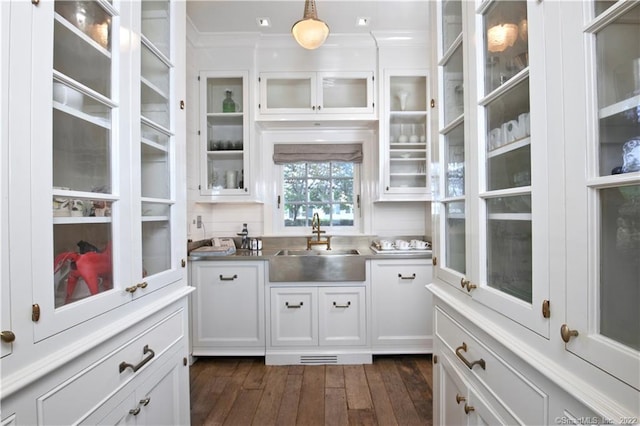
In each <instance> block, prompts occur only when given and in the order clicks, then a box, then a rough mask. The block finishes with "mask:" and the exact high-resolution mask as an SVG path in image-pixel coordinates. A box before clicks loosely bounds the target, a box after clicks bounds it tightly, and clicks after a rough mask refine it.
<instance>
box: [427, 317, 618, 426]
mask: <svg viewBox="0 0 640 426" xmlns="http://www.w3.org/2000/svg"><path fill="white" fill-rule="evenodd" d="M434 321H435V323H434V326H435V327H434V331H435V336H436V339H435V342H434V369H433V371H434V373H433V374H434V377H433V382H434V383H433V388H434V389H435V392H434V395H433V410H434V424H439V425H453V424H455V425H478V424H490V425H516V424H522V425H546V424H582V423H583V422H584V421H582V422H581V421H577V422H575V423H574V421H575V420H576V419H597V418H598V417H596V416H595V415H594V413H593V412H592V411H591V410H589V409H587V408H586V407H584V406H583V405H582V404H580V403H579V402H578V401H577V400H575V399H574V398H573V397H571V395H569V394H568V393H567V392H565V391H564V390H562V389H560V388H559V387H558V386H556V385H555V384H553V383H551V382H550V381H549V380H547V379H546V378H545V377H543V376H542V375H541V374H539V373H536V372H535V371H534V370H533V369H532V368H531V366H529V365H527V364H526V363H525V362H524V361H522V360H521V359H519V358H517V357H514V356H513V354H512V353H510V352H509V351H508V350H507V349H506V348H503V347H501V346H500V345H498V344H497V343H496V342H493V341H492V340H491V339H489V338H488V337H487V336H484V335H478V334H476V332H475V331H474V330H473V327H472V325H471V324H469V323H467V322H466V320H465V319H464V318H463V317H455V318H454V316H452V315H450V313H447V312H445V310H443V309H441V308H440V307H439V306H437V305H436V307H435V314H434ZM605 423H606V422H605ZM589 424H593V422H590V423H589Z"/></svg>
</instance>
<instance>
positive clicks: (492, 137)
mask: <svg viewBox="0 0 640 426" xmlns="http://www.w3.org/2000/svg"><path fill="white" fill-rule="evenodd" d="M503 144H504V142H503V139H502V129H501V128H499V127H496V128H495V129H493V130H491V131H490V132H489V149H496V148H499V147H501V146H502V145H503Z"/></svg>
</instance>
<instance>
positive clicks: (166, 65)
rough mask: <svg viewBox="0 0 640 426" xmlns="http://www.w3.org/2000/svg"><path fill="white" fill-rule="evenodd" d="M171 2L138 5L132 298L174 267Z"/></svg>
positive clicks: (130, 290)
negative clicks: (136, 259) (137, 224)
mask: <svg viewBox="0 0 640 426" xmlns="http://www.w3.org/2000/svg"><path fill="white" fill-rule="evenodd" d="M172 6H173V5H172V4H171V2H170V1H168V0H165V1H143V2H141V3H140V7H141V31H142V35H141V38H140V42H141V43H140V63H141V66H140V70H141V75H140V148H139V150H140V200H141V203H140V212H141V230H140V235H141V247H140V249H141V256H142V259H141V261H140V264H138V265H135V266H134V273H133V274H134V277H135V276H138V277H140V281H139V282H138V283H133V285H132V286H131V287H128V288H127V291H129V292H132V293H135V295H136V296H137V295H141V294H145V292H148V291H150V290H151V289H154V288H157V287H159V286H161V285H162V284H163V283H168V282H171V280H170V279H166V278H167V277H166V276H165V277H162V278H161V276H162V275H166V274H167V273H169V272H171V271H175V269H176V268H177V261H176V259H173V253H172V247H174V244H173V243H174V239H175V238H176V236H175V235H173V234H172V229H173V226H172V224H173V220H174V219H173V218H174V216H175V203H176V194H175V191H176V184H175V181H174V179H172V175H171V172H172V167H171V165H172V164H174V163H175V160H174V156H175V128H174V127H175V124H174V122H175V119H174V118H173V117H172V104H175V101H174V98H175V95H172V93H173V92H174V91H173V90H172V88H173V84H174V79H175V77H174V68H175V64H174V63H173V60H172V56H171V55H172V51H173V46H172V45H171V40H172V39H173V37H172V36H171V34H172V32H171V31H172V25H171V24H172V19H173V16H172ZM136 266H137V267H136Z"/></svg>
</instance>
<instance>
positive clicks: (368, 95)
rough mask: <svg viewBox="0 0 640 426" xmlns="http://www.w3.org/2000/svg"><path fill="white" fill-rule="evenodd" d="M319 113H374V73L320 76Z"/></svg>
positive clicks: (323, 74)
mask: <svg viewBox="0 0 640 426" xmlns="http://www.w3.org/2000/svg"><path fill="white" fill-rule="evenodd" d="M318 84H319V88H318V90H317V93H318V95H319V96H318V102H317V105H316V111H317V112H319V113H325V114H328V113H351V114H357V113H372V112H373V73H346V72H340V73H328V72H323V73H319V74H318Z"/></svg>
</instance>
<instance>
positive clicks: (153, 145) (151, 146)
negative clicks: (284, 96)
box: [140, 137, 169, 154]
mask: <svg viewBox="0 0 640 426" xmlns="http://www.w3.org/2000/svg"><path fill="white" fill-rule="evenodd" d="M140 143H141V144H142V149H143V150H145V152H148V153H150V154H153V153H155V152H157V151H160V152H169V150H168V149H167V147H165V146H163V145H160V144H159V143H158V142H155V141H152V140H150V139H146V138H144V137H143V138H142V139H141V140H140Z"/></svg>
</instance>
